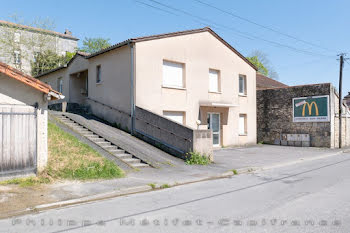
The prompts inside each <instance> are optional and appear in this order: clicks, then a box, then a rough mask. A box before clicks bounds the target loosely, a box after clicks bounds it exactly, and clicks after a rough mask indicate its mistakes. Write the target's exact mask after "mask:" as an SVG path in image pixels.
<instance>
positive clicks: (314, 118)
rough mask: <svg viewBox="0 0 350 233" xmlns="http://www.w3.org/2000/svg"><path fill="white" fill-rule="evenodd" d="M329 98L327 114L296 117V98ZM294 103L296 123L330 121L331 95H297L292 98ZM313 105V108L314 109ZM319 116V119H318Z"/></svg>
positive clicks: (294, 119) (294, 120)
mask: <svg viewBox="0 0 350 233" xmlns="http://www.w3.org/2000/svg"><path fill="white" fill-rule="evenodd" d="M324 97H326V98H327V116H322V117H317V116H308V117H295V116H294V115H295V105H294V101H295V100H300V99H317V98H324ZM292 105H293V122H294V123H303V122H330V119H331V117H330V105H329V95H318V96H305V97H296V98H292ZM312 107H313V106H312V105H311V109H312ZM317 118H319V119H317Z"/></svg>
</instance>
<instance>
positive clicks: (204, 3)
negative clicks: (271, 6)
mask: <svg viewBox="0 0 350 233" xmlns="http://www.w3.org/2000/svg"><path fill="white" fill-rule="evenodd" d="M193 1H196V2H198V3H200V4H202V5H205V6H207V7H210V8H213V9H216V10H218V11H220V12H223V13H225V14H228V15H230V16H232V17H235V18H238V19H240V20H243V21H245V22H248V23H250V24H254V25H256V26H259V27H261V28H264V29H267V30H269V31H272V32H275V33H277V34H280V35H283V36H285V37H288V38H291V39H294V40H296V41H300V42H302V43H304V44H308V45H311V46H314V47H317V48H321V49H324V50H328V51H333V50H331V49H328V48H325V47H323V46H319V45H317V44H314V43H312V42H308V41H306V40H303V39H300V38H297V37H295V36H292V35H290V34H287V33H284V32H282V31H279V30H276V29H274V28H271V27H268V26H265V25H262V24H260V23H257V22H254V21H252V20H250V19H247V18H244V17H242V16H239V15H237V14H234V13H232V12H229V11H227V10H224V9H221V8H218V7H216V6H214V5H211V4H209V3H207V2H203V1H201V0H193Z"/></svg>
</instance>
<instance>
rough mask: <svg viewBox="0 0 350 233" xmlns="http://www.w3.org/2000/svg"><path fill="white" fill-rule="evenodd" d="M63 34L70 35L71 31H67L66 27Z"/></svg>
mask: <svg viewBox="0 0 350 233" xmlns="http://www.w3.org/2000/svg"><path fill="white" fill-rule="evenodd" d="M64 34H66V35H68V36H71V35H72V32H71V31H69V30H68V29H66V30H65V31H64Z"/></svg>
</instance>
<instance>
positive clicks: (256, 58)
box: [247, 50, 279, 80]
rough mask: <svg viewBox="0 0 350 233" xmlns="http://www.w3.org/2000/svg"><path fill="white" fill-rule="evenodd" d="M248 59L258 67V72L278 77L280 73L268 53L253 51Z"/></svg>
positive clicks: (273, 77)
mask: <svg viewBox="0 0 350 233" xmlns="http://www.w3.org/2000/svg"><path fill="white" fill-rule="evenodd" d="M247 59H248V60H249V61H250V62H251V63H253V65H255V66H256V67H257V68H258V72H260V73H261V74H263V75H265V76H268V77H270V78H272V79H276V80H277V79H278V78H279V77H278V73H277V72H276V71H275V69H274V68H273V67H272V65H271V63H270V60H269V59H268V57H267V55H266V54H265V53H263V52H261V51H259V50H255V51H253V52H252V53H251V55H250V56H249V57H247Z"/></svg>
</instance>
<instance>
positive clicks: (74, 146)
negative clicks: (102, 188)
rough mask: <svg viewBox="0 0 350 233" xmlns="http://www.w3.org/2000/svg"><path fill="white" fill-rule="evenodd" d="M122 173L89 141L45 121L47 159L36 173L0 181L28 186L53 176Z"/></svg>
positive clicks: (92, 176) (101, 176) (107, 176)
mask: <svg viewBox="0 0 350 233" xmlns="http://www.w3.org/2000/svg"><path fill="white" fill-rule="evenodd" d="M122 176H124V172H123V170H121V169H120V168H119V167H118V166H117V165H115V164H114V163H112V162H111V161H109V160H107V159H106V158H104V157H102V156H101V155H100V154H99V153H98V152H97V151H95V150H94V149H93V148H91V147H90V146H89V145H87V144H85V143H82V142H81V141H79V140H78V139H77V138H76V137H74V136H73V135H71V134H69V133H66V132H64V131H63V130H62V129H60V128H59V127H58V126H57V125H55V124H54V123H52V122H49V123H48V163H47V167H46V168H45V170H44V171H43V172H41V173H40V174H38V176H37V177H25V178H15V179H11V180H7V181H3V182H0V184H18V185H20V186H31V185H35V184H44V183H50V182H53V181H54V180H60V179H69V180H93V179H112V178H118V177H122Z"/></svg>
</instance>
